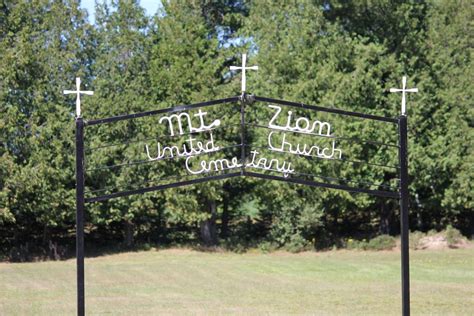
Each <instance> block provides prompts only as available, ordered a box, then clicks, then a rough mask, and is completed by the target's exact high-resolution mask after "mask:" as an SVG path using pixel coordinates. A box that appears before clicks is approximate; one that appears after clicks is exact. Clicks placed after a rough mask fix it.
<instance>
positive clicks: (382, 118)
mask: <svg viewBox="0 0 474 316" xmlns="http://www.w3.org/2000/svg"><path fill="white" fill-rule="evenodd" d="M254 98H255V101H262V102H270V103H277V104H281V105H287V106H292V107H296V108H302V109H308V110H314V111H320V112H326V113H334V114H341V115H347V116H354V117H360V118H365V119H370V120H375V121H382V122H388V123H398V119H396V118H391V117H385V116H378V115H371V114H365V113H358V112H351V111H346V110H340V109H331V108H325V107H322V106H315V105H307V104H303V103H297V102H289V101H283V100H277V99H271V98H264V97H257V96H255V97H254Z"/></svg>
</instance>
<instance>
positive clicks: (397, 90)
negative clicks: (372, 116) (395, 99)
mask: <svg viewBox="0 0 474 316" xmlns="http://www.w3.org/2000/svg"><path fill="white" fill-rule="evenodd" d="M406 86H407V77H406V76H403V78H402V88H401V89H396V88H390V92H401V93H402V115H405V112H406V106H405V104H406V102H405V93H406V92H418V88H411V89H406Z"/></svg>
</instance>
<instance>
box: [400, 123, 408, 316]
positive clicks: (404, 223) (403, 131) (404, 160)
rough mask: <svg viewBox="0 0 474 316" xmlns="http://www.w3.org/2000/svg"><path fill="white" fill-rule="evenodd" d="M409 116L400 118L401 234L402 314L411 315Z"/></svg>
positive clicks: (404, 315)
mask: <svg viewBox="0 0 474 316" xmlns="http://www.w3.org/2000/svg"><path fill="white" fill-rule="evenodd" d="M407 125H408V123H407V117H406V116H405V115H402V116H400V118H399V134H400V135H399V136H400V151H399V159H400V235H401V248H402V249H401V252H402V255H401V257H402V258H401V266H402V315H403V316H409V315H410V258H409V239H408V236H409V234H408V232H409V221H408V213H409V209H408V203H409V193H408V183H409V179H408V144H407V142H408V141H407V139H408V136H407V135H408V131H407V129H408V128H407Z"/></svg>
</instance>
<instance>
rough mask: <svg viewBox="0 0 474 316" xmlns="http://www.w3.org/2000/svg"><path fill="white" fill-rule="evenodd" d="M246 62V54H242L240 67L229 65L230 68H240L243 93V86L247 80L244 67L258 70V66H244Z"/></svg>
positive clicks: (243, 91)
mask: <svg viewBox="0 0 474 316" xmlns="http://www.w3.org/2000/svg"><path fill="white" fill-rule="evenodd" d="M246 63H247V54H242V67H238V66H230V70H239V69H242V93H245V88H246V84H247V82H246V81H247V80H246V77H245V70H246V69H251V70H258V66H251V67H246Z"/></svg>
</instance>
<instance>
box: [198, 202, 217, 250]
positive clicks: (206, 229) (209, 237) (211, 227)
mask: <svg viewBox="0 0 474 316" xmlns="http://www.w3.org/2000/svg"><path fill="white" fill-rule="evenodd" d="M209 209H210V212H211V217H210V218H208V219H206V220H203V221H202V222H201V223H200V225H199V226H200V230H201V240H202V242H203V243H204V245H205V246H207V247H211V246H216V245H217V233H216V217H217V212H216V201H215V200H212V201H209Z"/></svg>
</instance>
